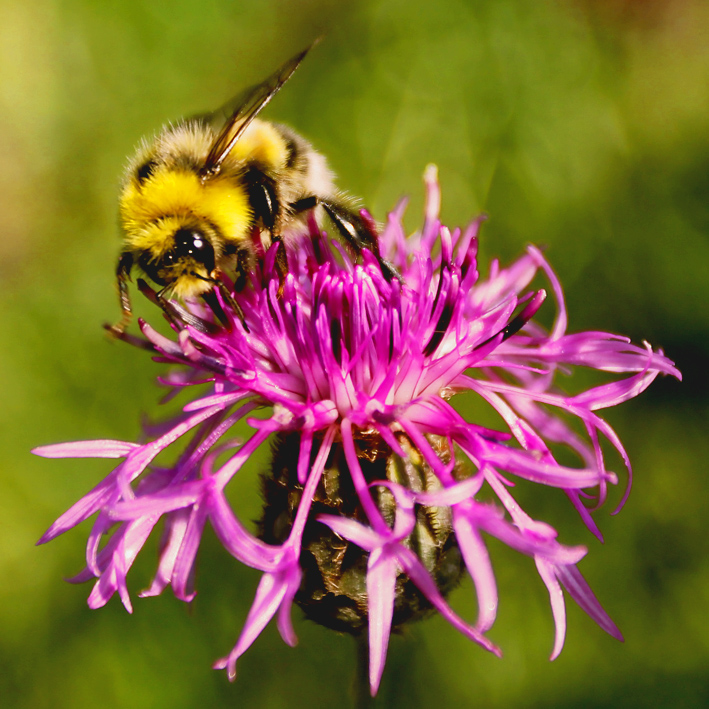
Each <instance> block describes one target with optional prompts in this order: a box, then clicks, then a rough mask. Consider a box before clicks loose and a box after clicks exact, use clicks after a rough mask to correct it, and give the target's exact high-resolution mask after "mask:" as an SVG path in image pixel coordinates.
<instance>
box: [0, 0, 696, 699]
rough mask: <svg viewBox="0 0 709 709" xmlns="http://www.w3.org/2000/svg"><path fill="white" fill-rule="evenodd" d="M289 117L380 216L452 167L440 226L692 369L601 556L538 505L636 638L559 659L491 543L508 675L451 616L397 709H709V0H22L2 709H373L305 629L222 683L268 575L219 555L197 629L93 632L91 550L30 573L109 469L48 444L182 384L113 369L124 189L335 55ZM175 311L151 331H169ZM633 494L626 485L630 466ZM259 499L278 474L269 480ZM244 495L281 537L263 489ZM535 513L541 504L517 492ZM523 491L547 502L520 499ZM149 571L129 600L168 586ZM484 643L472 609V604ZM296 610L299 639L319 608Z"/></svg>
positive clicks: (117, 610)
mask: <svg viewBox="0 0 709 709" xmlns="http://www.w3.org/2000/svg"><path fill="white" fill-rule="evenodd" d="M321 34H322V35H324V41H323V42H322V43H321V45H320V46H318V47H317V49H316V50H315V51H313V53H312V55H311V56H309V57H308V59H307V61H306V62H305V63H304V64H303V66H302V67H301V69H300V70H299V71H298V73H297V74H296V75H295V76H294V77H293V79H292V80H291V82H290V83H289V85H288V86H287V87H286V88H285V89H284V91H283V92H282V93H281V94H279V96H278V98H277V100H276V101H274V102H273V104H272V106H271V107H269V109H268V115H269V116H270V117H272V118H276V119H278V120H283V121H285V122H288V123H290V124H291V125H293V126H294V127H296V128H297V129H298V130H299V131H301V132H302V133H303V134H304V135H306V136H307V137H309V138H310V139H311V140H312V141H313V143H314V144H315V145H316V146H317V147H319V148H320V149H321V150H322V151H323V152H324V153H325V154H326V155H328V156H329V158H330V160H331V163H332V165H333V167H334V168H335V170H336V171H337V173H338V175H339V182H340V185H342V186H343V187H346V188H347V189H348V190H350V191H351V192H352V193H354V194H357V195H360V196H361V197H362V198H363V200H364V202H365V203H366V204H367V205H369V206H370V208H371V210H372V211H373V212H374V214H375V215H376V216H377V218H379V219H383V218H384V217H385V214H386V211H387V210H388V209H390V208H392V207H393V206H394V204H395V203H396V201H397V200H398V199H399V198H400V197H401V196H402V195H409V196H410V197H411V205H410V208H409V212H408V215H407V220H408V222H407V223H408V225H409V227H410V228H412V229H413V228H415V226H416V224H417V223H418V220H419V214H420V211H421V203H422V195H423V189H422V186H421V174H422V172H423V169H424V167H425V165H426V164H427V163H429V162H435V163H437V164H438V166H439V168H440V176H441V181H442V186H443V216H444V219H445V220H446V221H447V223H449V224H459V223H465V222H466V221H467V220H469V219H471V218H472V217H474V216H475V215H476V214H477V213H479V212H480V211H485V212H487V213H488V214H489V215H490V220H489V222H488V223H487V224H486V225H485V227H484V231H483V242H482V245H481V250H482V260H483V263H486V262H487V261H489V259H491V258H493V257H500V258H502V260H503V261H508V260H510V259H511V258H513V257H514V256H515V255H517V254H519V253H520V252H521V251H522V250H523V249H524V246H525V244H526V243H528V242H534V243H537V244H541V245H545V246H547V247H548V249H547V255H548V257H549V259H550V260H551V262H552V264H553V265H554V267H555V269H556V270H557V272H558V273H559V275H560V277H561V280H562V282H563V283H564V286H565V289H566V295H567V299H568V306H569V311H570V322H571V329H572V330H577V331H578V330H582V329H603V330H610V331H614V332H620V333H623V334H627V335H629V336H631V337H632V338H633V340H635V341H641V340H642V339H644V338H646V339H648V340H649V341H650V342H652V343H653V345H656V346H661V347H663V348H664V349H665V351H666V352H667V353H668V355H669V356H670V357H672V358H673V359H675V360H676V361H677V363H678V365H679V367H680V369H682V370H683V372H684V374H685V381H684V383H683V384H681V385H680V384H678V383H676V382H674V381H669V380H660V381H658V382H656V383H655V385H654V386H653V387H652V388H651V389H650V391H648V392H647V393H646V394H644V395H643V396H641V397H640V398H639V399H638V400H636V401H634V402H631V403H629V404H626V405H624V406H623V407H621V408H620V409H619V410H618V411H612V412H608V419H609V420H610V422H611V423H612V424H613V425H614V426H615V427H616V428H617V430H618V432H619V434H620V436H621V438H622V439H623V440H624V442H625V443H626V445H627V448H628V450H629V452H630V455H631V458H632V459H633V462H634V468H635V473H636V480H635V487H634V491H633V494H632V495H631V497H630V500H629V502H628V504H627V505H626V507H625V509H624V510H623V512H622V514H621V515H620V516H619V517H611V516H610V515H609V514H608V512H609V511H610V510H611V509H612V506H613V503H614V502H617V501H618V500H619V499H620V495H621V492H620V491H614V499H612V500H611V504H609V505H608V507H607V508H606V509H605V510H603V511H601V512H600V513H599V514H598V515H597V519H598V520H599V523H600V526H601V528H602V530H603V532H604V534H605V536H606V545H605V546H601V545H600V544H598V542H597V541H596V540H594V539H593V538H591V536H590V535H589V534H588V533H587V532H585V530H584V529H583V528H582V526H581V523H580V521H579V520H578V519H577V518H576V517H575V516H574V515H573V514H570V513H569V511H568V509H567V508H566V506H565V500H564V498H563V496H562V495H558V496H557V495H555V494H554V493H553V491H544V493H545V494H544V495H543V496H538V497H536V498H534V499H533V502H534V504H536V505H537V506H538V508H540V507H542V506H544V514H545V515H547V516H548V518H549V519H550V520H551V521H552V522H554V523H557V524H559V525H560V526H561V541H563V542H567V543H583V544H587V545H588V546H589V547H590V553H589V556H588V558H587V559H586V560H584V562H583V563H582V565H581V569H582V571H583V572H584V574H585V575H586V577H587V578H588V579H589V581H590V582H591V584H592V586H593V587H594V589H595V591H596V593H597V595H598V597H599V598H600V600H601V601H602V602H603V603H604V605H605V607H606V608H607V610H608V611H609V612H610V614H611V615H612V616H613V618H614V619H615V620H616V621H617V623H618V624H619V626H620V627H621V628H622V630H623V632H624V634H625V637H626V642H625V644H624V645H623V644H620V643H617V642H615V641H614V640H612V639H611V638H609V637H607V636H606V635H605V634H604V633H603V632H602V631H601V630H599V629H598V628H597V627H595V626H594V624H593V623H592V622H591V621H590V620H589V619H588V618H587V617H586V616H585V615H584V614H583V613H582V612H581V611H580V610H579V609H578V608H576V607H574V606H573V604H571V605H570V608H569V629H568V636H567V642H566V647H565V649H564V652H563V653H562V655H561V657H560V658H559V659H558V660H557V661H556V662H554V663H549V662H548V661H547V656H548V653H549V652H550V650H551V646H552V639H553V622H552V618H551V613H550V611H549V607H548V598H547V597H546V592H545V589H544V587H543V585H542V584H541V582H540V581H539V580H538V579H537V578H536V574H535V572H534V568H533V564H532V563H531V562H529V561H528V560H525V559H523V558H518V557H517V555H515V554H513V553H510V552H509V551H508V550H506V549H505V548H503V547H502V545H500V544H495V543H494V542H493V543H491V549H492V556H493V562H494V564H495V569H496V572H497V574H498V576H499V583H500V597H501V603H500V615H499V620H498V623H497V625H496V626H495V628H494V629H493V631H492V633H491V636H492V638H493V639H494V640H495V641H496V642H498V643H499V644H500V645H501V646H502V648H503V650H504V652H505V656H504V658H503V659H502V660H498V659H496V658H494V657H490V656H487V655H486V654H485V653H484V652H483V651H481V650H480V649H479V648H478V647H476V646H474V645H472V644H471V643H470V642H469V641H467V640H465V639H464V638H463V637H461V636H458V635H457V634H456V633H455V631H453V630H452V629H451V628H449V627H447V626H446V624H445V623H444V622H442V621H440V619H432V620H429V621H426V622H424V623H421V624H419V625H417V626H415V627H412V628H411V629H410V630H409V631H408V632H407V633H406V634H405V637H403V638H394V640H393V643H392V647H391V650H390V657H389V661H388V666H387V669H386V671H385V674H384V680H383V684H382V689H381V692H380V697H379V700H378V701H377V704H376V705H377V706H382V707H399V706H401V707H404V706H406V707H419V706H428V705H429V704H430V703H434V704H435V705H436V706H441V707H448V706H485V707H508V706H515V707H522V706H524V707H537V706H538V707H541V706H544V707H546V709H549V707H581V706H583V707H644V706H655V707H670V706H672V707H699V706H706V705H707V704H709V681H708V680H707V677H709V672H708V670H709V668H708V667H707V664H708V663H707V660H708V657H709V632H708V631H709V628H708V627H707V626H708V625H709V620H707V618H709V616H708V615H707V613H706V602H707V601H709V583H708V582H709V561H708V560H709V554H708V553H707V552H708V551H709V550H708V549H707V546H708V545H709V542H707V538H708V535H707V533H708V532H709V528H708V526H707V519H708V518H709V515H707V510H706V500H707V499H708V493H709V489H708V488H709V483H708V482H707V476H706V475H705V473H704V466H705V464H706V460H707V459H708V458H709V450H707V449H708V448H709V444H708V443H707V435H706V431H707V398H706V397H707V389H708V387H707V354H708V350H709V338H708V333H709V327H708V325H709V307H707V301H708V299H709V6H707V4H706V3H705V2H703V1H702V0H541V1H540V2H535V3H530V2H526V1H525V0H488V1H483V0H441V1H440V2H437V3H432V2H426V1H424V0H381V1H379V2H377V1H375V0H371V1H369V2H367V1H362V2H352V3H339V2H336V0H306V1H305V2H298V3H296V2H286V1H285V0H264V1H262V2H259V3H256V2H249V1H248V0H199V2H198V1H197V0H176V1H175V2H172V3H158V2H154V1H152V0H151V1H146V0H142V1H139V0H123V1H122V2H121V3H114V2H106V3H95V2H92V1H90V0H35V2H32V3H26V2H21V1H20V0H4V2H3V3H2V4H0V200H1V201H2V209H0V232H1V233H2V235H3V238H2V240H0V278H1V279H2V289H1V290H0V309H1V311H2V318H0V338H2V346H1V348H0V368H1V371H2V372H3V373H4V382H5V384H4V389H3V406H2V409H1V410H0V432H1V433H0V435H2V436H3V439H4V440H3V447H2V450H3V452H4V455H3V458H2V464H1V465H2V467H1V468H0V486H1V490H2V492H1V494H0V579H1V581H0V663H1V664H2V667H3V671H2V672H1V673H0V697H2V704H3V706H6V707H18V708H19V707H25V708H32V709H36V708H41V707H53V708H59V707H64V706H66V707H72V708H73V709H78V708H79V707H94V706H96V705H97V704H99V703H100V704H101V705H102V706H103V707H105V708H106V709H109V708H111V707H151V708H159V707H171V709H176V708H179V707H184V708H185V709H187V708H191V707H194V706H202V707H204V708H205V709H206V708H207V707H216V706H225V705H231V706H247V707H250V706H259V707H264V708H271V707H272V708H274V709H275V708H277V707H294V706H297V704H298V702H299V701H300V700H302V702H303V703H304V704H310V705H313V704H317V705H318V706H323V707H325V706H341V705H344V706H346V705H347V702H348V699H347V695H348V689H349V685H350V682H351V677H352V675H353V664H354V658H355V649H354V646H353V644H351V642H350V641H349V640H348V639H345V638H341V637H338V636H336V635H334V634H331V633H328V632H327V631H325V630H323V629H321V628H318V627H315V626H313V625H309V624H306V623H305V622H302V621H301V622H299V623H297V630H298V632H299V636H300V640H301V643H300V645H299V647H298V648H297V649H295V650H291V649H289V648H287V647H286V646H284V645H283V644H282V642H281V641H280V639H279V638H278V636H277V633H276V632H275V630H274V629H273V628H269V629H268V630H267V631H266V632H265V633H264V635H263V636H262V637H261V638H260V639H259V640H258V641H257V642H256V643H255V645H254V646H253V648H252V649H251V650H250V651H249V652H248V653H247V655H246V656H245V657H244V658H243V660H242V661H241V662H240V663H239V673H240V674H239V677H238V679H237V681H236V683H235V684H233V685H230V684H228V682H227V681H226V678H225V676H224V674H223V673H217V672H213V671H212V670H210V664H211V662H212V661H213V660H214V659H215V658H216V657H218V656H219V655H220V654H222V653H225V652H226V651H227V650H228V649H229V648H230V647H231V645H232V643H233V642H234V640H235V639H236V637H237V635H238V632H239V628H240V627H241V624H242V623H243V621H244V619H245V616H246V612H247V609H248V606H249V604H250V602H251V599H252V597H253V593H254V590H255V587H256V583H257V575H256V574H254V573H253V572H251V571H250V570H247V569H243V568H240V567H239V566H238V564H236V563H235V562H234V561H233V560H232V559H231V558H230V557H228V555H226V553H225V552H224V551H222V550H221V549H220V548H219V545H218V544H217V543H216V541H215V540H214V539H213V538H211V537H209V535H208V536H207V539H206V543H205V544H204V545H203V548H202V552H201V555H200V560H199V570H198V571H199V577H198V588H199V590H200V594H199V596H198V599H197V601H196V602H195V604H194V606H193V608H192V609H191V612H190V611H189V609H187V608H186V607H184V605H183V604H180V603H179V602H177V601H175V600H174V598H172V597H171V596H170V594H169V593H165V594H164V596H163V597H161V598H158V599H148V600H143V601H137V602H136V604H135V614H134V615H133V616H129V615H128V614H126V613H125V611H124V610H123V609H122V607H121V606H120V605H119V603H118V602H117V600H116V599H114V600H113V601H112V602H111V603H110V604H109V605H108V607H106V608H104V609H102V610H100V611H95V612H94V611H89V610H88V609H87V608H86V606H85V601H84V599H85V596H86V594H87V592H88V588H87V587H81V588H77V587H74V586H70V585H68V584H65V583H64V582H63V581H62V577H64V576H68V575H70V574H71V573H73V572H74V571H76V570H78V569H79V568H80V565H81V559H82V546H83V543H84V540H85V532H86V531H87V529H88V528H87V527H86V526H85V527H84V528H82V530H80V531H74V532H71V533H70V534H68V535H66V536H65V537H62V538H60V539H59V540H58V541H56V542H54V543H52V544H51V545H50V546H49V547H41V548H39V549H34V548H33V546H32V545H33V543H34V541H35V540H36V539H37V538H38V537H39V536H40V534H41V533H42V532H43V531H44V529H45V528H46V527H47V526H48V525H49V523H50V522H51V521H52V520H53V519H54V518H55V517H56V516H57V515H59V514H60V513H61V512H62V511H64V509H66V508H67V507H68V506H69V505H70V504H71V503H72V502H74V501H75V500H76V499H77V498H78V497H79V496H81V495H82V494H84V492H85V491H87V490H88V489H89V488H90V487H92V486H93V485H94V484H95V483H96V482H97V481H98V480H99V479H100V478H101V477H102V476H103V475H104V474H105V473H106V472H107V471H108V470H109V469H110V467H109V465H108V462H106V463H105V464H104V463H103V462H101V461H78V462H72V461H47V460H41V459H36V458H33V457H32V456H30V455H29V452H28V451H29V450H30V448H32V447H33V446H35V445H39V444H44V443H50V442H55V441H62V440H72V439H84V438H98V437H108V438H122V439H128V440H130V439H134V438H135V437H136V436H137V435H138V434H139V425H140V417H141V415H142V414H147V415H149V416H151V417H156V416H158V415H159V411H158V405H157V400H158V398H159V394H158V390H157V389H156V388H155V387H154V386H153V385H152V383H151V382H152V381H153V379H154V376H155V374H156V372H157V371H158V370H157V368H156V366H155V365H154V364H153V363H152V362H150V360H149V358H148V357H146V356H145V355H144V354H142V353H140V352H138V351H133V350H131V349H130V348H128V347H126V346H122V345H120V344H115V343H110V342H108V341H107V339H106V338H105V337H104V335H103V333H102V330H101V327H100V325H101V323H102V322H104V321H106V320H112V319H115V318H116V317H117V314H118V306H117V303H116V297H115V291H114V284H113V276H112V274H113V270H114V263H115V259H116V255H117V250H118V236H117V229H116V225H115V221H116V220H115V204H116V190H117V185H118V181H119V176H120V174H121V170H122V167H123V163H124V160H125V156H126V155H128V154H129V153H130V152H131V150H132V149H133V147H134V145H135V144H136V143H137V140H138V138H139V137H140V136H141V135H143V134H146V133H150V132H151V131H153V130H155V129H156V128H157V127H159V126H160V125H161V123H163V122H164V121H167V120H169V119H172V118H175V117H178V116H180V115H182V114H190V113H194V112H197V111H200V110H203V109H208V108H210V107H215V106H217V105H219V104H221V103H222V102H223V100H225V99H226V98H227V97H228V96H229V95H231V94H234V93H236V91H238V90H239V88H240V87H243V86H246V85H250V84H252V83H254V82H255V81H257V80H259V79H261V78H263V77H264V76H265V75H267V74H269V73H270V72H271V71H272V70H273V69H274V68H275V67H276V66H278V65H279V64H280V63H281V62H282V61H283V60H284V59H286V58H287V57H289V56H290V55H292V54H293V53H295V52H296V51H297V50H299V49H300V48H302V47H303V46H305V45H307V44H308V43H309V42H311V41H312V39H313V38H315V37H316V36H318V35H321ZM153 315H154V314H153ZM614 464H615V465H616V467H618V466H619V463H618V461H615V462H614ZM254 474H255V473H254ZM239 484H240V485H241V486H242V487H241V489H240V490H238V491H237V494H239V495H240V494H243V495H244V496H245V497H246V500H245V501H244V503H243V504H244V506H245V510H246V512H245V514H246V515H247V516H248V514H249V513H251V516H252V517H254V516H256V512H255V509H256V504H257V500H256V498H255V495H254V494H253V492H251V493H249V489H252V488H253V477H251V478H249V477H248V476H246V477H245V481H244V482H243V483H239ZM520 487H524V486H520ZM520 494H522V490H520ZM152 563H153V559H151V558H150V553H147V554H144V555H143V557H142V558H141V559H140V561H139V563H138V564H137V565H136V568H135V570H134V571H133V572H132V573H131V576H130V577H129V580H130V582H131V589H132V591H133V592H137V591H138V590H140V589H141V588H144V587H145V586H146V585H147V583H148V581H149V578H150V574H151V571H152ZM452 602H453V605H454V606H455V607H456V608H457V609H458V610H459V611H460V612H461V613H462V614H463V615H464V616H466V617H473V616H474V597H473V594H472V589H471V587H470V584H469V583H468V584H465V585H464V586H463V587H462V588H461V589H459V590H458V591H457V592H456V593H455V594H454V595H453V597H452ZM296 614H297V612H296Z"/></svg>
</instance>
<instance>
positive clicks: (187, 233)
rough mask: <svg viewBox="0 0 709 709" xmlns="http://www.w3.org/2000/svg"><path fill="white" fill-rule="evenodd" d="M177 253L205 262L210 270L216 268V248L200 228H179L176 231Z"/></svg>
mask: <svg viewBox="0 0 709 709" xmlns="http://www.w3.org/2000/svg"><path fill="white" fill-rule="evenodd" d="M175 255H176V256H177V258H184V257H186V256H189V257H191V258H192V259H194V260H195V261H197V262H198V263H201V264H203V265H204V266H205V267H206V268H207V270H208V271H210V272H211V271H213V270H214V249H213V248H212V244H211V243H210V242H209V239H207V237H206V236H205V235H204V234H203V233H202V232H201V231H199V230H198V229H178V230H177V231H176V232H175Z"/></svg>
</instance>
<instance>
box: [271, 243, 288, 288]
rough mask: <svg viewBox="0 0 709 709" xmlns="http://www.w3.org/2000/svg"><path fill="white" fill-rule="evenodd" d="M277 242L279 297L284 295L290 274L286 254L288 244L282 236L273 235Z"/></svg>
mask: <svg viewBox="0 0 709 709" xmlns="http://www.w3.org/2000/svg"><path fill="white" fill-rule="evenodd" d="M271 239H272V241H273V243H274V244H276V264H275V265H276V273H278V281H279V286H278V297H279V298H282V297H283V289H284V288H285V285H286V276H287V275H288V254H286V246H285V244H284V243H283V239H282V238H281V237H280V236H276V235H273V236H272V237H271Z"/></svg>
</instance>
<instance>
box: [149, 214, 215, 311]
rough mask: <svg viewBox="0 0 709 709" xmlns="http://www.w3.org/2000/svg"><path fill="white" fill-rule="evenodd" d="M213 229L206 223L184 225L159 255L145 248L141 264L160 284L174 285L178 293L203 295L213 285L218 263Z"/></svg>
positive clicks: (182, 294)
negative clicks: (211, 235)
mask: <svg viewBox="0 0 709 709" xmlns="http://www.w3.org/2000/svg"><path fill="white" fill-rule="evenodd" d="M209 231H210V230H209V229H208V228H207V226H206V225H205V226H204V227H200V226H181V227H179V228H178V229H176V230H175V231H174V233H173V234H172V237H171V238H170V239H166V241H167V243H168V244H169V247H168V248H167V249H166V250H164V251H163V252H162V253H161V254H160V255H159V256H156V255H155V254H154V252H152V251H149V250H148V251H144V252H143V253H142V254H141V256H140V257H139V259H138V265H139V266H140V268H141V269H142V270H143V271H144V272H145V274H146V275H147V276H148V277H149V278H151V279H152V280H153V281H155V282H156V283H158V284H160V285H164V286H171V287H172V290H173V291H174V292H175V294H176V295H178V296H188V297H189V296H193V295H199V294H200V293H202V292H204V291H206V290H208V289H209V288H210V287H211V285H212V283H213V276H212V273H213V271H214V269H215V266H216V254H215V251H214V246H213V245H212V241H211V240H210V235H209Z"/></svg>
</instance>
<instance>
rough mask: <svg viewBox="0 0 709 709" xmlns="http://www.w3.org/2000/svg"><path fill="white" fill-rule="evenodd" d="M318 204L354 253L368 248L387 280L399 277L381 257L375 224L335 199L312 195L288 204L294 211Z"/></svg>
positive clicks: (398, 278) (301, 210)
mask: <svg viewBox="0 0 709 709" xmlns="http://www.w3.org/2000/svg"><path fill="white" fill-rule="evenodd" d="M318 204H319V205H321V206H322V208H323V209H324V210H325V212H326V214H327V216H328V217H329V218H330V220H331V221H332V223H333V224H334V225H335V227H336V228H337V231H338V232H339V233H340V235H341V236H342V237H343V238H344V239H345V241H346V242H347V243H348V244H349V245H350V246H351V247H352V248H353V249H354V250H355V252H356V253H361V252H362V249H369V250H370V251H371V252H372V254H373V255H374V257H375V258H376V259H377V261H378V262H379V265H380V267H381V269H382V274H383V275H384V278H386V279H387V281H392V280H394V279H396V280H400V279H401V276H400V274H399V272H398V271H397V269H396V267H395V266H394V265H393V264H391V263H389V261H387V260H386V259H385V258H383V257H382V255H381V253H380V251H379V235H378V234H377V230H376V227H375V225H374V224H373V223H370V222H369V221H368V220H367V219H364V218H363V217H362V216H361V215H359V214H356V213H355V212H354V211H353V210H352V209H351V208H350V207H348V206H347V205H345V204H342V203H341V202H337V201H335V200H330V199H321V198H319V197H315V196H312V197H305V198H304V199H300V200H298V201H297V202H295V203H293V204H291V205H290V206H291V209H292V210H293V211H294V212H295V213H299V212H304V211H306V210H307V209H312V208H313V207H315V206H317V205H318Z"/></svg>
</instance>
